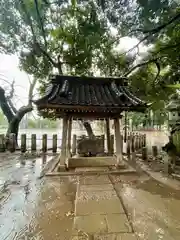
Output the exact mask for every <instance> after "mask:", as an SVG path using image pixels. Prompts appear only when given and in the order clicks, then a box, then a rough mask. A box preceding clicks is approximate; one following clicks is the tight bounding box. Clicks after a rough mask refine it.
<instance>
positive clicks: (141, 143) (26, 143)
mask: <svg viewBox="0 0 180 240" xmlns="http://www.w3.org/2000/svg"><path fill="white" fill-rule="evenodd" d="M121 138H122V141H121V143H122V146H121V148H122V151H123V148H124V146H123V145H124V144H125V145H126V147H125V148H126V153H127V155H130V154H131V153H132V152H136V151H138V150H140V149H142V148H143V147H145V146H146V135H145V134H139V133H128V135H127V138H126V140H124V137H123V135H121ZM82 139H88V138H87V137H86V136H84V135H82V136H77V135H75V134H74V135H73V136H72V139H71V152H72V155H76V154H78V153H80V149H79V148H78V147H79V143H80V141H82ZM96 139H97V143H96V148H97V149H98V153H102V152H107V148H106V146H105V145H107V143H106V138H105V135H101V136H96ZM123 140H124V141H123ZM7 142H8V144H7ZM125 142H126V143H125ZM60 149H61V139H60V138H58V135H57V134H53V135H52V136H51V138H49V136H48V135H47V134H42V136H41V137H40V138H39V137H37V136H36V134H32V135H31V136H30V137H29V136H27V135H26V134H21V136H20V139H19V141H18V147H17V142H16V137H15V135H14V134H11V135H10V137H9V139H8V141H7V139H6V137H5V135H4V134H0V152H5V151H7V150H8V151H10V152H15V151H16V150H20V151H21V152H22V153H24V152H26V151H32V152H34V151H42V152H47V151H52V152H53V153H56V152H57V151H59V150H60ZM115 151H116V149H115V147H114V135H111V140H110V149H109V150H108V154H109V155H113V154H114V153H115Z"/></svg>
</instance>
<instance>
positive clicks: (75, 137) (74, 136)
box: [72, 134, 77, 156]
mask: <svg viewBox="0 0 180 240" xmlns="http://www.w3.org/2000/svg"><path fill="white" fill-rule="evenodd" d="M76 147H77V136H76V134H74V135H73V142H72V156H74V155H76Z"/></svg>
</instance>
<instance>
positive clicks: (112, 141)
mask: <svg viewBox="0 0 180 240" xmlns="http://www.w3.org/2000/svg"><path fill="white" fill-rule="evenodd" d="M110 143H111V148H110V155H113V154H114V135H111V138H110Z"/></svg>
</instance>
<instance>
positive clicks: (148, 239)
mask: <svg viewBox="0 0 180 240" xmlns="http://www.w3.org/2000/svg"><path fill="white" fill-rule="evenodd" d="M119 192H120V194H121V197H122V199H123V202H124V204H125V206H126V208H127V210H128V212H129V214H130V216H131V218H132V222H133V225H134V228H135V230H136V231H137V233H138V236H139V239H140V240H141V239H142V240H144V239H145V240H161V239H163V240H179V237H180V224H179V222H180V208H179V206H180V191H178V190H174V189H172V188H170V187H168V186H166V185H163V184H161V183H159V182H156V181H155V180H152V179H149V180H145V181H141V180H140V179H139V181H138V180H137V181H133V183H131V184H122V187H121V188H119Z"/></svg>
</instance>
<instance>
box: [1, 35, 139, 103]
mask: <svg viewBox="0 0 180 240" xmlns="http://www.w3.org/2000/svg"><path fill="white" fill-rule="evenodd" d="M137 42H138V41H137V40H136V39H129V38H125V39H123V40H122V41H121V47H120V49H121V50H124V51H126V50H128V49H130V48H132V47H133V46H134V45H136V44H137ZM141 49H142V48H141ZM18 64H19V62H18V57H17V56H15V55H11V56H9V55H4V54H0V84H2V85H3V86H4V87H5V88H7V87H8V84H7V83H6V81H4V80H2V79H6V80H7V81H9V82H12V81H13V79H14V80H15V85H16V88H15V89H16V104H17V106H18V107H21V106H22V105H23V104H26V102H27V96H28V89H29V80H28V76H27V74H26V73H25V72H23V71H20V69H19V67H18Z"/></svg>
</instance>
